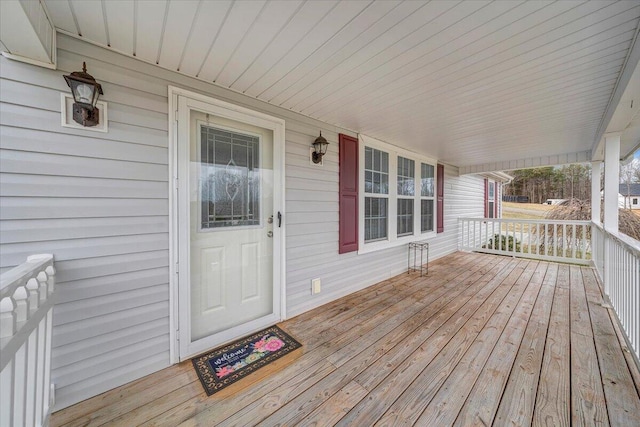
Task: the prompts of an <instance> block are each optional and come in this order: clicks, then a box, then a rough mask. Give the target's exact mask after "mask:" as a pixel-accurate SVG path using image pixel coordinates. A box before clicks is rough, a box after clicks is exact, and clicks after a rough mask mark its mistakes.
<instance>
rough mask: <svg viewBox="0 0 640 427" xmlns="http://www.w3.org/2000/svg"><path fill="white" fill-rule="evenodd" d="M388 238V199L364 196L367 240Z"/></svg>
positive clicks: (365, 238) (365, 237)
mask: <svg viewBox="0 0 640 427" xmlns="http://www.w3.org/2000/svg"><path fill="white" fill-rule="evenodd" d="M386 238H387V199H383V198H378V197H365V198H364V240H365V242H369V241H374V240H383V239H386Z"/></svg>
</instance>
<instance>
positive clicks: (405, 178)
mask: <svg viewBox="0 0 640 427" xmlns="http://www.w3.org/2000/svg"><path fill="white" fill-rule="evenodd" d="M414 167H415V162H414V161H413V160H410V159H405V158H404V157H400V156H398V195H400V196H413V195H414V194H415V189H414V182H415V180H414V178H415V170H414Z"/></svg>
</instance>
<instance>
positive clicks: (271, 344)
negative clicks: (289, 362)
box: [216, 335, 284, 378]
mask: <svg viewBox="0 0 640 427" xmlns="http://www.w3.org/2000/svg"><path fill="white" fill-rule="evenodd" d="M251 346H252V347H253V351H252V352H251V353H249V354H248V355H247V356H246V357H245V358H244V359H242V360H240V361H238V362H236V363H234V364H233V365H232V366H229V365H227V366H222V367H220V368H216V376H217V377H218V378H224V377H226V376H227V375H230V374H232V373H234V372H235V371H237V370H238V369H241V368H244V367H245V366H247V365H249V364H251V363H253V362H257V361H258V360H260V359H262V358H263V357H264V356H266V355H268V354H269V353H272V352H274V351H278V350H280V349H281V348H282V346H284V342H283V341H282V340H281V339H280V338H278V337H276V336H269V335H265V336H264V337H262V339H261V340H260V341H256V342H255V343H253V344H251Z"/></svg>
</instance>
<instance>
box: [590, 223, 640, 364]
mask: <svg viewBox="0 0 640 427" xmlns="http://www.w3.org/2000/svg"><path fill="white" fill-rule="evenodd" d="M593 230H594V241H597V245H598V248H599V249H598V251H597V254H596V257H595V258H594V261H595V266H596V270H597V271H598V275H599V276H600V280H601V281H602V282H603V283H604V292H605V294H606V295H607V297H608V298H609V302H610V303H611V305H612V306H613V309H614V310H615V312H616V315H617V316H618V319H619V320H620V324H621V325H622V329H623V330H624V332H625V334H626V336H627V339H628V341H629V345H630V346H631V348H632V349H633V352H634V353H635V355H636V357H638V358H640V245H639V244H638V242H637V241H635V240H634V239H632V238H630V237H628V236H626V235H624V234H621V233H611V232H609V231H606V230H604V229H603V228H602V226H601V225H599V224H594V226H593ZM594 244H595V243H594Z"/></svg>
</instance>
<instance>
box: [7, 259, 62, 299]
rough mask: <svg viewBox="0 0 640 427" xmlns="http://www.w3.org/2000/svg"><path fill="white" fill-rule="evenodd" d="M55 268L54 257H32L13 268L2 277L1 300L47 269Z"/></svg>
mask: <svg viewBox="0 0 640 427" xmlns="http://www.w3.org/2000/svg"><path fill="white" fill-rule="evenodd" d="M49 266H53V255H51V254H40V255H32V256H30V257H28V258H27V261H26V262H24V263H22V264H20V265H19V266H17V267H14V268H12V269H11V270H9V271H7V272H6V273H2V275H1V276H0V299H2V298H4V297H7V296H9V295H11V294H12V293H13V292H14V291H15V290H16V288H17V287H19V286H22V285H24V283H25V282H26V281H28V280H29V279H32V278H34V277H37V276H38V274H39V273H40V272H41V271H43V270H45V269H46V268H47V267H49Z"/></svg>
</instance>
